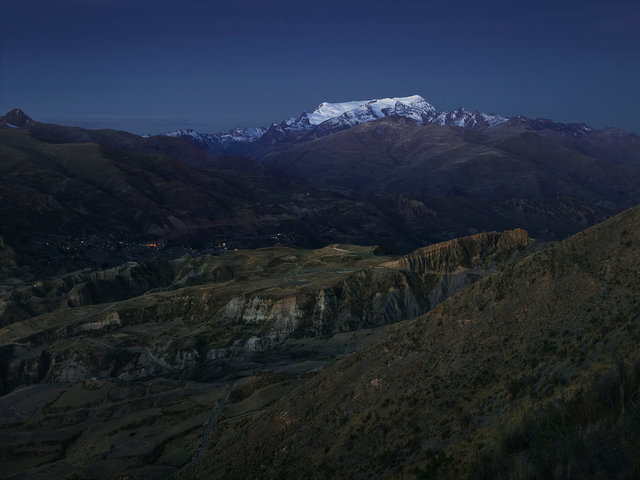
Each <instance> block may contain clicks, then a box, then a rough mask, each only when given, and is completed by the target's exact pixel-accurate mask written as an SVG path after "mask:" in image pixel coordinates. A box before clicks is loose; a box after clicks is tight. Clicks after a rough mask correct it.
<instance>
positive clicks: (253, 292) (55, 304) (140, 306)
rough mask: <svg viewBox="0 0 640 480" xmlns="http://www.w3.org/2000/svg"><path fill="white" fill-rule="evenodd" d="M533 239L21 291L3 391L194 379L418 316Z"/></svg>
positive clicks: (81, 277)
mask: <svg viewBox="0 0 640 480" xmlns="http://www.w3.org/2000/svg"><path fill="white" fill-rule="evenodd" d="M527 243H528V236H527V234H526V232H524V231H510V232H505V233H502V234H500V233H497V232H490V233H484V234H478V235H474V236H471V237H465V238H462V239H459V240H453V241H450V242H445V243H443V244H439V245H433V246H431V247H427V248H424V249H420V250H418V251H415V252H413V253H412V254H410V255H407V256H405V257H400V258H395V259H393V258H389V257H381V256H378V255H376V254H375V252H376V248H375V247H356V246H349V245H331V246H328V247H325V248H324V249H320V250H308V251H306V250H294V249H289V248H272V249H264V250H256V251H239V252H233V253H229V254H227V255H223V256H220V257H210V256H204V257H199V258H190V257H184V258H182V259H178V260H175V261H173V262H167V261H159V260H153V261H150V262H147V263H144V264H136V263H129V264H126V265H123V266H121V267H118V268H114V269H109V270H105V271H100V272H90V271H83V272H77V273H74V274H69V275H65V276H63V277H61V278H58V279H52V280H49V281H46V282H40V283H38V284H36V285H33V286H31V287H29V288H26V289H17V290H16V291H15V292H13V293H12V294H11V295H10V298H11V302H13V307H14V313H15V312H18V311H19V312H21V315H22V318H18V317H19V315H18V314H17V313H15V314H14V317H13V318H11V319H8V318H7V319H6V320H5V325H4V327H3V328H2V330H0V334H1V335H2V337H3V338H5V339H6V340H5V342H6V343H7V345H6V346H5V347H3V348H5V350H4V353H3V355H2V359H1V361H2V368H0V375H2V382H3V389H4V391H5V392H6V391H10V390H12V389H14V388H16V387H17V386H19V385H21V384H29V383H37V382H40V381H62V379H74V380H68V381H75V380H77V378H80V377H82V378H91V377H119V378H122V379H136V378H137V379H142V378H148V377H149V376H154V375H160V374H169V375H174V374H180V375H191V374H192V373H190V372H193V371H195V370H194V369H196V370H197V369H198V368H201V367H204V366H205V365H206V364H207V362H219V361H230V360H234V359H240V358H246V357H251V356H252V355H255V354H257V353H260V352H266V351H271V350H274V349H278V348H279V347H281V346H283V345H285V344H286V342H287V341H288V340H289V339H302V338H309V337H317V336H323V335H332V334H337V333H341V332H350V331H355V330H359V329H363V328H372V327H376V326H380V325H384V324H388V323H392V322H398V321H401V320H406V319H410V318H414V317H416V316H419V315H421V314H423V313H425V312H427V311H429V310H430V309H431V308H433V307H434V306H435V305H437V304H438V303H440V302H442V301H443V300H444V299H446V298H448V297H449V296H451V295H453V294H454V293H456V292H457V291H459V290H461V289H463V288H464V287H466V286H468V285H470V284H472V283H473V282H475V281H476V280H478V279H479V278H482V277H483V276H484V275H486V274H487V273H489V272H491V271H493V270H495V269H496V268H497V267H498V266H499V265H500V264H503V263H505V262H509V261H510V259H511V258H512V257H513V255H514V254H515V253H516V252H519V251H520V250H521V249H523V248H525V247H526V246H527ZM5 303H6V302H5ZM16 305H17V306H20V308H21V309H18V308H17V307H16ZM30 313H31V314H32V315H33V314H35V315H36V316H30V315H29V314H30ZM38 314H39V315H38ZM25 317H30V318H25ZM44 351H46V352H47V353H46V355H45V357H42V358H41V355H43V353H42V352H44ZM47 359H48V360H47ZM65 381H66V380H65Z"/></svg>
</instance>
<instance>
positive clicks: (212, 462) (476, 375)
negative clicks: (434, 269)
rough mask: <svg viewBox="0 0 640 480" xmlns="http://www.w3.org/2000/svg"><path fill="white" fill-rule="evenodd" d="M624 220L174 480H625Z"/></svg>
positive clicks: (293, 404) (632, 326)
mask: <svg viewBox="0 0 640 480" xmlns="http://www.w3.org/2000/svg"><path fill="white" fill-rule="evenodd" d="M639 225H640V208H637V207H636V208H633V209H631V210H628V211H626V212H624V213H622V214H620V215H618V216H616V217H614V218H613V219H611V220H609V221H607V222H605V223H603V224H600V225H597V226H596V227H594V228H591V229H590V230H587V231H586V232H584V233H581V234H578V235H576V236H574V237H571V238H569V239H567V240H566V241H564V242H562V243H560V244H557V245H554V246H552V247H550V248H547V249H545V250H542V251H539V252H537V253H535V254H533V255H530V256H528V257H526V258H523V259H522V260H521V261H519V262H517V263H515V264H513V265H512V266H509V267H507V268H506V269H505V270H503V271H499V272H496V273H494V274H493V275H491V276H489V277H487V278H485V279H483V280H481V281H479V282H477V283H475V284H474V285H473V286H471V287H470V288H469V289H467V290H464V291H463V292H461V293H459V294H457V295H455V296H454V297H452V298H450V299H449V300H448V301H446V302H445V303H443V304H441V305H440V306H439V307H437V308H436V309H434V310H432V311H431V312H429V313H428V314H426V315H424V316H422V317H420V318H418V319H416V320H413V321H409V322H406V323H402V324H398V325H397V327H396V328H395V332H394V333H392V334H390V335H389V336H388V338H385V339H382V340H381V341H379V342H378V343H376V344H374V345H372V346H369V347H368V348H365V349H363V350H361V351H358V352H356V353H354V354H353V355H351V356H349V357H348V358H346V359H345V360H343V361H342V362H339V363H337V364H335V365H333V366H332V367H330V368H328V369H326V370H325V371H323V372H321V373H320V374H318V375H317V376H315V377H313V378H312V379H310V380H309V381H308V382H307V383H305V384H303V385H301V386H300V387H299V388H297V389H296V390H294V391H293V392H291V393H290V394H288V395H287V396H285V397H284V398H282V399H281V400H279V401H277V402H276V403H275V404H274V405H273V406H272V407H270V408H269V409H268V410H267V411H266V412H260V413H257V414H255V415H248V416H246V417H242V418H238V419H235V420H229V421H224V422H221V423H219V424H218V425H217V426H216V427H215V428H214V429H213V431H212V434H211V448H210V451H209V452H208V453H207V455H206V457H205V458H204V459H202V460H200V461H198V462H196V463H194V464H193V465H191V466H189V467H187V468H186V469H184V470H183V471H181V472H180V474H179V475H177V478H184V479H187V478H190V479H191V478H335V477H341V478H370V477H397V478H405V477H408V478H413V477H418V478H460V477H470V478H637V476H638V474H639V473H640V463H639V462H638V456H637V452H638V451H640V436H638V431H640V410H639V408H640V403H639V402H638V398H640V391H639V389H640V356H639V355H638V344H639V341H640V333H639V332H640V328H639V327H640V270H639V267H638V266H639V265H640V248H639V245H640V227H639Z"/></svg>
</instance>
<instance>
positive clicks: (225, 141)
mask: <svg viewBox="0 0 640 480" xmlns="http://www.w3.org/2000/svg"><path fill="white" fill-rule="evenodd" d="M389 116H398V117H404V118H408V119H410V120H412V121H414V122H415V123H417V124H418V125H426V124H428V123H436V124H439V125H448V126H453V127H463V128H472V129H481V128H490V127H493V126H496V125H499V124H501V123H504V122H506V121H507V120H508V119H507V118H506V117H503V116H501V115H496V114H490V115H489V114H486V113H483V112H471V111H469V110H467V109H466V108H464V107H460V108H458V109H457V110H454V111H452V112H438V111H437V110H436V108H435V107H434V106H433V105H431V104H430V103H429V102H427V101H426V100H425V99H424V98H422V97H421V96H420V95H411V96H409V97H393V98H378V99H373V100H360V101H349V102H339V103H329V102H322V103H321V104H320V105H318V107H317V108H316V109H315V110H313V111H312V112H304V113H302V114H301V115H300V116H298V117H291V118H289V119H287V120H284V121H283V122H280V123H273V124H271V126H269V128H243V127H236V128H234V129H233V130H229V131H227V132H220V133H215V134H200V133H196V132H194V131H193V130H177V131H174V132H169V133H166V134H165V135H168V136H172V137H182V138H186V139H188V140H189V141H191V142H193V143H197V144H200V145H203V146H207V147H209V148H210V149H212V150H214V151H217V152H222V153H229V152H235V151H238V149H241V150H246V149H247V148H249V149H251V148H252V147H253V148H256V149H259V148H265V147H269V146H274V145H277V144H281V143H290V142H295V141H297V140H300V139H302V138H305V137H306V136H307V134H309V133H311V132H313V136H314V137H318V136H324V135H329V134H331V133H335V132H338V131H340V130H345V129H347V128H350V127H353V126H355V125H359V124H361V123H366V122H371V121H373V120H377V119H379V118H383V117H389Z"/></svg>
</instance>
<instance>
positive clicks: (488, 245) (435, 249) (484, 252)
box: [386, 228, 530, 273]
mask: <svg viewBox="0 0 640 480" xmlns="http://www.w3.org/2000/svg"><path fill="white" fill-rule="evenodd" d="M529 241H530V240H529V235H528V234H527V232H526V231H525V230H522V229H520V228H518V229H515V230H508V231H506V232H487V233H478V234H476V235H471V236H468V237H462V238H455V239H453V240H450V241H448V242H442V243H437V244H435V245H430V246H428V247H424V248H421V249H419V250H416V251H415V252H412V253H410V254H409V255H405V256H404V257H401V258H399V259H398V260H394V261H392V262H389V263H387V264H386V265H387V266H389V267H395V268H399V269H406V270H410V271H412V272H420V273H426V272H434V273H451V272H455V271H456V270H459V269H461V268H477V267H485V268H486V267H487V266H489V265H490V263H491V262H492V261H493V262H494V263H495V260H496V257H501V256H503V254H505V253H506V254H509V255H511V254H513V253H514V252H516V251H518V250H519V249H522V248H524V247H526V246H527V245H528V244H529Z"/></svg>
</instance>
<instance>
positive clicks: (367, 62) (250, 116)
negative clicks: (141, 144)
mask: <svg viewBox="0 0 640 480" xmlns="http://www.w3.org/2000/svg"><path fill="white" fill-rule="evenodd" d="M0 10H1V14H0V114H4V113H5V112H6V111H8V110H10V109H12V108H15V107H19V108H22V109H23V110H25V111H26V112H27V113H28V114H29V115H31V116H32V117H34V119H36V120H39V121H46V122H53V123H62V124H69V125H80V126H85V127H89V128H101V127H108V128H118V129H122V130H128V131H132V132H135V133H159V132H163V131H167V130H171V129H176V128H193V129H195V130H197V131H200V132H216V131H220V130H224V129H228V128H231V127H234V126H236V125H242V126H260V125H268V124H269V123H271V122H274V121H280V120H283V119H284V118H287V117H289V116H292V115H296V116H297V115H298V114H300V113H301V112H303V111H305V110H306V111H310V110H313V109H314V108H315V107H316V106H317V105H318V104H319V103H320V102H322V101H333V102H337V101H346V100H362V99H367V98H379V97H389V96H406V95H412V94H419V95H422V96H423V97H424V98H425V99H426V100H427V101H429V102H430V103H432V104H433V105H434V106H435V107H436V108H438V109H439V110H449V109H454V108H456V107H458V106H461V105H464V106H466V107H467V108H470V109H473V110H476V109H478V110H482V111H485V112H487V113H490V112H495V113H500V114H503V115H507V116H510V115H515V114H517V113H521V114H524V115H526V116H529V117H546V118H552V119H554V120H557V121H564V122H572V121H584V122H585V123H587V124H589V125H591V126H593V127H596V128H601V127H605V126H615V127H619V128H622V129H625V130H628V131H633V132H636V133H640V88H639V85H640V2H639V1H638V0H607V1H604V0H597V1H596V0H574V1H566V0H555V1H552V0H535V1H531V0H518V1H513V0H510V1H492V0H486V1H483V0H459V1H458V0H390V1H379V0H279V1H272V0H229V1H227V0H181V1H178V0H0Z"/></svg>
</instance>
